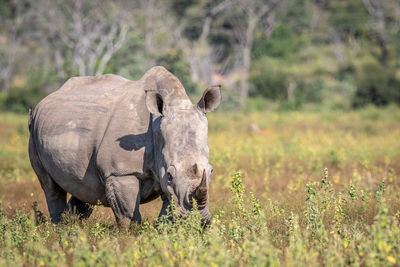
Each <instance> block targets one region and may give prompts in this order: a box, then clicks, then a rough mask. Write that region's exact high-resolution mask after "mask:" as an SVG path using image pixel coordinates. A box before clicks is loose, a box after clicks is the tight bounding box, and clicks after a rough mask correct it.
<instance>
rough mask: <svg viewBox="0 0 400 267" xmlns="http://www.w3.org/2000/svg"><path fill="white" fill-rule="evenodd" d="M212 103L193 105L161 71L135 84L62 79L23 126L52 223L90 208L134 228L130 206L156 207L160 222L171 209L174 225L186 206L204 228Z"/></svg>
mask: <svg viewBox="0 0 400 267" xmlns="http://www.w3.org/2000/svg"><path fill="white" fill-rule="evenodd" d="M220 101H221V92H220V88H219V86H211V87H210V88H208V89H206V90H205V91H204V93H203V95H202V97H201V99H200V100H199V102H198V103H197V104H193V103H192V102H191V101H190V99H189V98H188V96H187V94H186V92H185V89H184V87H183V85H182V84H181V82H180V81H179V80H178V78H176V77H175V76H174V75H173V74H171V73H170V72H168V71H167V70H166V69H165V68H164V67H160V66H157V67H153V68H151V69H150V70H148V71H147V72H146V73H145V75H144V76H143V77H142V78H141V79H140V80H137V81H130V80H128V79H125V78H123V77H121V76H118V75H113V74H106V75H102V76H96V77H92V76H87V77H73V78H70V79H69V80H68V81H67V82H66V83H65V84H64V85H63V86H62V87H61V88H60V89H58V90H57V91H55V92H53V93H52V94H50V95H48V96H47V97H46V98H44V99H43V100H42V101H41V102H40V103H39V104H38V105H37V106H36V107H35V109H34V110H33V112H32V113H31V114H30V119H29V130H30V139H29V157H30V161H31V165H32V167H33V169H34V171H35V173H36V175H37V177H38V179H39V181H40V185H41V187H42V189H43V191H44V194H45V196H46V202H47V206H48V210H49V213H50V217H51V221H52V222H54V223H58V222H60V220H61V217H62V213H63V212H64V211H68V210H73V211H75V212H77V213H78V214H79V216H80V217H81V218H88V217H89V216H90V214H91V213H92V205H91V204H101V205H104V206H107V207H111V208H112V211H113V213H114V215H115V218H116V221H117V223H118V224H119V225H120V226H124V227H126V226H129V225H130V224H132V223H140V221H141V215H140V212H139V204H143V203H146V202H149V201H151V200H154V199H156V198H158V197H161V199H162V202H163V204H162V208H161V211H160V215H159V216H162V215H165V214H167V213H168V210H169V207H170V204H171V203H174V204H175V206H176V208H177V210H178V211H179V213H180V214H181V215H182V213H186V212H187V211H189V210H191V209H192V208H193V199H195V200H196V202H197V206H198V210H199V212H200V214H201V217H202V220H203V222H205V223H208V222H209V221H210V218H211V214H210V211H209V194H208V191H209V184H210V176H211V173H212V166H211V165H210V164H209V147H208V121H207V118H206V116H205V115H206V113H207V112H210V111H212V110H214V109H215V108H216V107H217V106H218V105H219V103H220ZM67 192H68V193H70V194H71V198H70V199H69V201H68V203H67V199H66V196H67ZM179 213H178V214H179Z"/></svg>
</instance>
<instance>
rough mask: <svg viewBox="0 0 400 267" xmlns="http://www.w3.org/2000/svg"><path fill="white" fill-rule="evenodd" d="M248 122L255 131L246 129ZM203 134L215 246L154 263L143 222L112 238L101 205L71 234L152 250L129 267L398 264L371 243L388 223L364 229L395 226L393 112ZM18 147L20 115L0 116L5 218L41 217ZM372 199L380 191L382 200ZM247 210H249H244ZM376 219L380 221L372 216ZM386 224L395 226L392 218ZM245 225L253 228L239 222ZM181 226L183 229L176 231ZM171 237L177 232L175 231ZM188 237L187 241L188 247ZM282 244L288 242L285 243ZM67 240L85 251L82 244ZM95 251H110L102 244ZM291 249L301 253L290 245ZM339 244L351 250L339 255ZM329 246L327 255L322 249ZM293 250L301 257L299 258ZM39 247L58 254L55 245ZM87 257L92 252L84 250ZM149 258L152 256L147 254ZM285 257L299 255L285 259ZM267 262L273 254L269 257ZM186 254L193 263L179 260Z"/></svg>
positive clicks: (397, 168) (300, 116)
mask: <svg viewBox="0 0 400 267" xmlns="http://www.w3.org/2000/svg"><path fill="white" fill-rule="evenodd" d="M254 123H255V124H257V126H258V128H259V129H254V127H250V126H251V125H252V124H254ZM253 126H254V125H253ZM209 128H210V129H209V143H210V149H211V158H210V162H211V164H212V165H213V166H214V173H213V178H212V182H211V192H210V198H211V211H212V213H213V214H214V226H213V227H212V228H211V229H210V230H209V234H211V235H214V236H217V237H218V238H220V239H218V238H215V240H212V241H206V239H207V238H209V236H208V234H207V235H203V237H202V240H203V241H202V242H206V243H205V244H208V243H207V242H210V243H209V244H211V245H208V246H209V247H208V248H207V245H204V244H203V243H202V244H203V245H201V246H200V247H198V248H196V246H195V248H193V249H192V250H190V251H189V250H188V249H189V248H187V247H185V248H182V249H181V250H179V249H178V250H176V251H175V250H174V248H173V247H172V248H170V247H168V246H167V247H165V248H164V249H166V250H169V249H172V250H173V251H175V252H174V253H178V254H179V253H186V254H182V256H176V255H175V254H174V255H175V256H173V257H172V256H171V255H169V256H165V257H166V258H163V257H164V256H160V255H158V254H157V253H158V252H157V251H159V252H160V251H162V250H163V248H162V245H160V244H158V243H154V242H156V241H154V240H153V239H151V238H156V237H155V236H157V235H155V236H153V234H152V230H151V227H150V228H146V227H149V226H146V225H145V226H144V228H142V230H139V232H137V233H134V234H133V236H132V235H123V234H118V233H116V232H114V231H115V230H113V229H114V228H113V227H114V225H115V224H114V218H113V215H112V212H111V210H110V209H108V208H102V207H98V208H96V210H95V212H94V214H93V215H92V217H91V218H90V219H89V221H88V222H87V224H83V225H82V224H79V225H80V226H79V227H81V228H80V230H79V231H80V233H81V234H83V235H85V234H88V233H89V232H91V231H95V230H96V229H97V228H99V227H100V228H101V227H105V228H101V229H103V230H102V231H103V232H104V233H103V232H102V233H103V234H102V235H101V236H103V237H105V239H106V240H110V238H111V239H112V238H113V237H116V238H117V241H115V242H118V244H119V249H120V250H121V251H122V252H121V253H122V255H125V254H124V253H128V252H129V251H131V249H132V244H131V243H129V242H136V243H137V244H141V246H144V247H147V246H148V245H149V246H150V245H151V246H153V247H154V248H155V250H154V251H153V249H150V248H147V250H146V251H142V250H141V252H140V253H142V254H140V253H139V252H138V253H139V254H138V255H137V257H138V258H137V261H136V262H139V263H140V264H146V263H148V264H149V263H150V264H152V265H157V262H159V260H160V259H161V258H163V259H164V260H166V261H167V263H166V264H165V265H176V264H180V263H182V264H184V265H192V264H194V263H196V262H197V263H202V264H205V263H206V262H214V263H216V262H217V263H218V262H219V260H222V259H225V261H226V260H227V259H229V260H228V261H227V262H230V263H229V264H224V265H231V264H234V265H236V264H239V265H247V264H250V263H254V264H255V263H256V262H258V261H259V260H261V262H264V263H265V261H263V260H262V259H264V260H271V259H275V258H276V259H277V260H278V261H277V262H280V263H284V264H286V265H293V263H294V262H292V261H293V259H297V258H298V261H299V262H300V261H303V262H304V263H306V262H308V263H312V262H314V263H316V264H320V263H323V264H327V265H330V264H329V261H328V259H326V260H325V259H324V257H325V255H326V254H329V255H331V254H332V255H331V256H330V257H332V258H337V259H339V258H343V259H342V260H344V262H343V263H344V264H350V263H354V264H355V263H357V262H358V263H359V264H366V265H370V263H371V264H372V265H373V264H376V263H386V264H388V265H390V264H396V263H398V262H399V260H400V259H399V257H400V255H399V248H398V247H397V246H398V245H399V244H398V242H397V243H396V242H395V243H394V245H393V244H392V245H391V247H390V248H388V249H387V251H386V252H382V251H381V250H380V249H379V248H378V247H375V246H378V245H377V243H376V242H378V241H376V240H378V239H379V238H380V237H379V236H380V233H381V232H382V231H383V232H385V231H389V232H393V233H394V235H395V237H400V236H396V235H397V234H398V232H396V231H397V230H398V228H396V227H398V225H397V226H396V224H391V226H390V227H392V228H388V229H387V230H382V229H380V230H379V231H377V232H376V233H375V232H374V230H373V229H375V228H374V227H375V226H374V225H375V224H376V222H379V220H381V219H379V218H397V220H398V221H400V215H399V214H400V190H399V189H400V179H399V173H400V164H399V162H400V161H399V160H400V109H399V108H397V107H388V108H385V109H376V108H368V109H365V110H361V111H355V112H349V113H336V112H305V113H299V112H286V113H276V112H265V113H252V114H239V113H215V114H211V115H210V117H209ZM256 128H257V127H256ZM250 129H251V130H250ZM27 141H28V131H27V129H26V118H25V117H21V116H17V115H13V114H4V116H1V119H0V203H1V205H2V209H3V212H4V213H5V216H6V218H8V220H15V218H19V217H18V216H20V214H21V211H22V212H23V213H26V214H31V212H32V204H33V203H34V202H37V203H38V207H37V209H38V210H40V211H43V212H44V214H45V216H48V213H47V206H46V203H45V199H44V195H43V192H42V190H41V188H40V185H39V182H38V181H37V179H36V177H35V175H34V173H33V171H32V170H31V168H30V164H29V160H28V156H27ZM324 168H327V169H328V171H329V175H328V178H327V179H328V184H329V186H328V188H329V189H324V187H323V185H322V184H323V183H322V184H321V179H322V177H323V175H324V174H323V170H324ZM238 171H240V172H241V176H240V177H241V178H243V182H242V183H243V185H244V188H245V189H246V193H244V195H243V199H244V200H243V211H240V210H241V208H240V205H242V204H240V205H239V206H238V204H233V202H232V201H231V200H232V198H233V199H235V196H233V195H232V193H231V190H232V174H233V173H236V172H238ZM382 181H383V183H382ZM382 184H384V186H385V187H384V190H383V189H382V188H381V189H379V188H380V187H382ZM306 189H307V190H308V191H307V190H306ZM313 190H315V195H314V193H313V192H314V191H313ZM250 191H251V192H253V193H254V195H255V197H256V198H257V199H259V200H260V205H261V208H260V210H261V213H260V214H261V215H255V213H254V212H255V211H254V207H255V206H257V205H255V204H254V202H253V201H250V193H249V192H250ZM379 194H384V196H385V197H384V201H383V202H382V201H381V197H380V195H379ZM236 199H237V196H236ZM342 202H343V203H342ZM382 203H384V204H382ZM254 205H255V206H254ZM160 207H161V202H160V200H156V201H153V202H151V203H148V204H145V205H142V206H141V212H142V214H143V216H144V218H145V219H146V221H150V223H151V224H152V223H153V221H154V219H155V218H156V216H157V214H158V212H159V210H160ZM252 207H253V208H252ZM251 209H253V213H252V212H250V210H251ZM385 209H387V210H385ZM256 210H257V209H256ZM381 213H382V214H383V215H379V214H381ZM252 214H253V215H252ZM379 216H381V217H379ZM382 216H383V217H382ZM384 216H389V217H384ZM315 218H317V219H315ZM382 220H386V219H382ZM388 220H389V221H391V220H392V219H388ZM393 220H394V221H393V223H395V222H396V219H393ZM246 222H247V224H248V223H250V224H253V225H254V226H253V225H252V226H251V227H258V228H257V229H259V230H256V229H255V228H251V227H250V226H248V225H246ZM296 222H298V224H296ZM99 223H100V224H99ZM397 223H399V222H397ZM296 225H297V226H296ZM46 227H49V226H40V225H39V226H38V228H36V229H37V230H36V231H39V236H41V235H42V232H41V231H49V230H48V228H46ZM59 227H61V228H62V229H64V230H65V231H66V232H68V231H71V228H69V227H73V226H59ZM63 227H66V228H63ZM182 227H183V229H186V228H185V227H186V226H182ZM296 227H300V229H302V234H299V233H297V232H296V231H297V230H296V229H297V228H296ZM371 227H372V228H371ZM42 228H43V229H42ZM314 228H315V229H319V230H318V231H317V230H315V229H314ZM45 229H47V230H45ZM51 229H53V228H51ZM51 229H50V230H51ZM73 229H75V228H73ZM104 229H108V230H104ZM146 229H147V230H146ZM148 229H150V230H148ZM224 229H225V230H224ZM260 229H262V231H267V233H268V234H265V238H263V236H264V235H263V234H261V236H260V233H258V234H257V235H255V236H254V233H257V231H261V230H260ZM313 229H314V230H313ZM385 229H386V228H385ZM396 229H397V230H396ZM64 230H62V231H64ZM51 231H53V230H51ZM88 231H89V232H88ZM147 231H148V232H147ZM168 231H170V230H167V232H168ZM177 231H178V232H179V233H180V231H181V230H177ZM182 231H183V230H182ZM383 232H382V233H383ZM168 233H169V234H167V235H166V236H165V237H164V238H166V239H165V240H169V239H170V238H175V239H176V240H180V238H181V236H180V235H176V236H175V234H174V235H171V232H168ZM251 233H253V235H252V234H251ZM385 233H386V232H385ZM89 234H90V233H89ZM185 235H186V236H187V235H188V233H186V234H184V236H185ZM62 236H63V233H62V232H57V234H56V233H53V234H50V237H48V238H47V239H46V242H47V244H48V245H49V246H50V247H51V246H55V245H54V244H55V243H54V242H56V241H57V240H58V241H57V242H61V241H60V240H61V239H62ZM189 236H190V238H186V239H182V240H184V241H181V242H183V243H185V242H189V243H190V242H192V241H193V242H194V240H197V239H196V238H199V237H198V236H196V237H195V236H192V232H190V233H189ZM378 237H379V238H378ZM60 238H61V239H60ZM85 238H86V237H85ZM88 238H89V237H88ZM191 238H194V239H193V240H192V241H190V240H191ZM321 238H322V239H321ZM377 238H378V239H377ZM387 238H389V239H390V237H387ZM156 239H157V238H156ZM292 239H296V240H297V241H296V242H294V241H290V240H292ZM299 240H300V241H301V242H303V243H301V242H300V241H299ZM379 240H381V239H379ZM361 241H362V242H364V243H365V244H368V246H369V247H368V249H367V248H365V247H357V246H359V245H360V244H361V243H360V242H361ZM375 241H376V242H375ZM71 242H72V241H71ZM73 242H77V243H76V244H80V245H82V246H85V243H84V242H83V241H79V240H74V241H73ZM90 242H91V244H92V245H94V246H99V244H100V243H101V244H103V243H102V242H103V241H101V239H98V238H96V239H95V240H91V241H90ZM104 242H106V241H104ZM112 242H114V241H112ZM152 242H153V243H152ZM157 242H158V241H157ZM215 242H216V243H215ZM293 242H294V243H293ZM335 242H336V243H335ZM369 242H372V243H369ZM374 242H375V243H374ZM379 242H384V244H389V243H390V242H392V241H390V242H389V241H387V240H386V239H384V241H379ZM385 242H386V243H385ZM105 244H106V246H110V244H111V243H110V244H109V243H105ZM185 244H186V245H187V243H185ZM295 244H297V245H298V246H300V247H301V248H296V247H293V246H295ZM103 245H104V244H103ZM111 246H112V245H111ZM135 246H136V245H135ZM158 246H161V247H158ZM171 246H173V245H171ZM246 246H249V247H252V248H253V252H254V253H256V254H255V255H253V254H254V253H253V252H251V251H249V250H248V248H247V250H246V248H245V247H246ZM260 246H261V247H260ZM347 246H349V248H351V251H350V250H346V248H347ZM153 247H152V248H153ZM179 247H180V246H179ZM211 247H212V250H218V249H223V250H221V251H219V250H218V251H217V252H215V251H209V250H210V249H211ZM263 247H264V248H265V249H266V251H268V253H267V254H265V253H264V252H265V251H263V250H262V248H263ZM329 247H331V250H332V251H327V249H328V248H329ZM343 247H344V248H345V249H344V250H343ZM85 249H86V248H85ZM298 249H301V251H303V252H302V253H299V251H298ZM362 249H364V250H365V251H364V250H362ZM49 250H50V251H58V248H52V249H49ZM383 250H385V249H383ZM0 251H1V249H0ZM63 251H65V249H64V250H63ZM89 251H92V252H93V253H95V252H94V251H93V250H91V249H89ZM151 251H153V252H154V253H156V252H157V253H156V254H151V255H149V253H150V252H151ZM179 251H181V252H179ZM257 251H258V252H257ZM296 251H297V252H296ZM374 251H375V252H374ZM376 251H378V252H379V253H383V254H382V255H384V256H382V257H383V258H382V257H380V256H379V255H380V254H379V253H378V255H375V254H373V253H376ZM92 252H88V253H92ZM295 252H296V253H299V254H296V255H294V254H293V253H295ZM49 253H50V252H49ZM96 253H97V252H96ZM171 253H172V252H171ZM187 253H189V254H187ZM199 253H206V254H207V256H205V258H206V259H207V260H203V258H202V257H201V256H200V254H199ZM231 253H236V255H232V254H231ZM252 253H253V254H252ZM291 253H292V254H293V255H292V254H291ZM385 253H386V254H385ZM39 254H40V253H39ZM264 254H265V255H264ZM0 255H2V254H1V252H0ZM74 255H75V254H74ZM93 255H95V254H93ZM96 255H97V254H96ZM135 255H136V254H135ZM143 255H147V256H146V257H147V258H141V257H144V256H143ZM262 255H264V256H265V257H266V258H265V257H264V256H262ZM271 255H272V256H273V255H275V256H274V257H275V258H274V257H272V256H271ZM335 255H336V256H335ZM366 255H368V256H366ZM371 255H372V256H371ZM374 255H375V256H374ZM77 257H78V258H77ZM79 257H83V256H82V255H81V256H79V255H75V256H72V254H68V253H67V255H66V256H65V258H64V260H66V264H67V265H71V264H72V263H73V262H75V263H76V260H77V259H81V258H79ZM124 257H125V258H124V260H122V263H123V264H127V263H128V262H130V261H129V255H125V256H124ZM132 257H133V258H135V257H136V256H132ZM171 257H172V258H171ZM180 257H181V258H180ZM191 257H192V259H193V261H189V262H187V260H188V259H190V258H191ZM269 257H272V258H269ZM301 257H303V259H300V258H301ZM307 257H308V258H307ZM371 257H372V258H371ZM381 258H382V259H381ZM135 259H136V258H135ZM150 259H151V260H150ZM371 259H372V260H371ZM377 259H379V260H377ZM38 260H39V258H34V260H32V261H30V260H26V259H25V260H22V262H36V263H40V261H39V262H38ZM78 262H79V260H78ZM110 262H113V261H110ZM117 262H118V261H117ZM272 262H274V261H272ZM120 263H121V262H120ZM159 263H161V262H159ZM162 264H163V265H164V263H162ZM0 265H1V262H0Z"/></svg>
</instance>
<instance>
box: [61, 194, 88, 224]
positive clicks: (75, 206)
mask: <svg viewBox="0 0 400 267" xmlns="http://www.w3.org/2000/svg"><path fill="white" fill-rule="evenodd" d="M67 211H68V212H70V213H73V214H77V215H78V216H79V219H87V218H89V217H90V215H91V214H92V212H93V208H92V206H91V205H89V204H87V203H85V202H83V201H81V200H79V199H77V198H76V197H74V196H71V198H70V199H69V201H68V205H67Z"/></svg>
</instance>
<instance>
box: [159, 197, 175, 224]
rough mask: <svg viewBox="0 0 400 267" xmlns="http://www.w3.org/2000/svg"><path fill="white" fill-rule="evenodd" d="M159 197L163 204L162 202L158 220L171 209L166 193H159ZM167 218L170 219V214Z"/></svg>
mask: <svg viewBox="0 0 400 267" xmlns="http://www.w3.org/2000/svg"><path fill="white" fill-rule="evenodd" d="M161 199H162V201H163V204H162V207H161V211H160V214H159V215H158V220H160V219H161V217H162V216H166V215H168V212H169V211H170V210H171V206H170V202H169V200H168V198H167V196H166V195H161ZM168 219H169V220H172V216H171V214H170V216H169V217H168Z"/></svg>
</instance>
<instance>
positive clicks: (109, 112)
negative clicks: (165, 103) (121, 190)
mask: <svg viewBox="0 0 400 267" xmlns="http://www.w3.org/2000/svg"><path fill="white" fill-rule="evenodd" d="M142 87H143V86H142V85H141V84H140V82H132V81H129V80H126V79H124V78H122V77H120V76H116V75H103V76H99V77H78V78H72V79H70V80H68V81H67V82H66V83H65V84H64V85H63V86H62V87H61V88H60V89H59V90H57V91H56V92H54V93H53V94H51V95H49V96H48V97H46V98H45V99H43V100H42V101H41V102H40V103H39V104H38V106H37V107H36V108H35V112H34V114H33V120H34V127H33V131H32V135H31V138H33V139H34V143H35V148H36V152H37V154H38V156H39V158H40V161H41V163H42V165H43V167H44V168H45V169H46V171H47V172H48V173H49V174H50V175H51V176H52V178H53V179H54V180H55V181H56V182H57V183H58V184H59V185H60V186H61V187H62V188H64V190H66V191H67V192H69V193H71V194H73V195H75V196H76V197H78V198H80V199H81V200H83V201H86V202H89V203H91V202H96V201H97V200H100V201H102V202H104V201H103V200H102V199H101V197H102V196H104V178H106V177H108V176H109V175H112V174H120V175H124V174H125V175H126V174H130V173H143V169H144V167H143V160H144V158H145V154H146V153H147V154H148V153H149V151H150V149H148V148H149V146H150V145H149V143H150V144H151V142H149V140H147V139H148V136H149V133H148V125H149V116H150V115H149V113H148V111H147V108H146V107H145V105H144V101H143V99H144V97H145V96H144V91H143V88H142ZM146 150H147V151H148V152H146V153H145V151H146ZM147 157H149V156H147Z"/></svg>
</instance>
